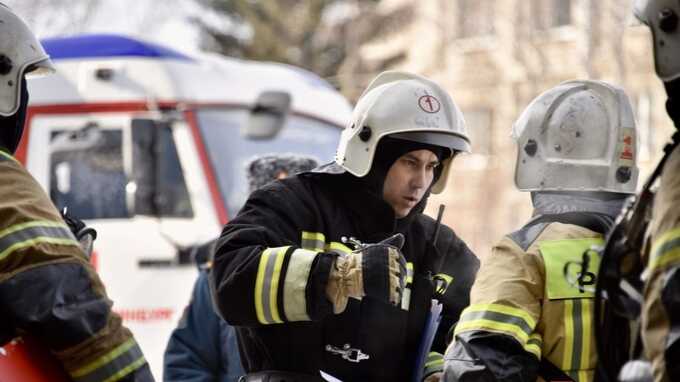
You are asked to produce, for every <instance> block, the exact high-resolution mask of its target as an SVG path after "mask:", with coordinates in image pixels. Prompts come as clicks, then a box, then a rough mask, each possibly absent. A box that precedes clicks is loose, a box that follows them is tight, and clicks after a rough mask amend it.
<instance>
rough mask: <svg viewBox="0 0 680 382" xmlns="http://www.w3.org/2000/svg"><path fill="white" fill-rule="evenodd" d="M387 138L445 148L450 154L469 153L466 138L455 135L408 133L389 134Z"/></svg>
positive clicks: (468, 144)
mask: <svg viewBox="0 0 680 382" xmlns="http://www.w3.org/2000/svg"><path fill="white" fill-rule="evenodd" d="M389 136H390V137H393V138H399V139H405V140H408V141H414V142H419V143H427V144H430V145H434V146H441V147H445V148H448V149H450V150H451V154H453V153H454V152H456V151H464V152H466V153H469V152H470V142H469V141H468V140H467V139H466V138H464V137H462V136H460V135H457V134H455V133H442V132H441V131H408V132H403V133H394V134H390V135H389Z"/></svg>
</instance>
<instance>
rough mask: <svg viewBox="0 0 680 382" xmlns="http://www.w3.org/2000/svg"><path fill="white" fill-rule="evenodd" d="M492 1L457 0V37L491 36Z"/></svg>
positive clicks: (492, 29)
mask: <svg viewBox="0 0 680 382" xmlns="http://www.w3.org/2000/svg"><path fill="white" fill-rule="evenodd" d="M493 23H494V0H458V37H459V38H468V37H476V36H486V35H492V34H494V32H495V28H494V24H493Z"/></svg>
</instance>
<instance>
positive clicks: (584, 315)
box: [579, 299, 595, 380]
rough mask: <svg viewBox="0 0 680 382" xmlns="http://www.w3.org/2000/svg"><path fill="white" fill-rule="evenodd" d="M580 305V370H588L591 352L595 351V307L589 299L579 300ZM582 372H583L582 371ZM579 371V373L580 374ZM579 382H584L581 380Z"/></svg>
mask: <svg viewBox="0 0 680 382" xmlns="http://www.w3.org/2000/svg"><path fill="white" fill-rule="evenodd" d="M579 303H580V304H581V320H582V330H583V336H582V337H581V338H583V340H582V346H583V350H582V351H581V369H586V368H590V366H589V365H590V357H591V352H592V351H593V350H595V335H594V333H593V328H594V326H593V325H594V324H593V314H594V312H595V307H594V303H593V300H591V299H581V300H579ZM582 371H583V370H582ZM582 371H579V373H582ZM579 378H581V377H579ZM581 380H584V379H582V378H581Z"/></svg>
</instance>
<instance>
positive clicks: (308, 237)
mask: <svg viewBox="0 0 680 382" xmlns="http://www.w3.org/2000/svg"><path fill="white" fill-rule="evenodd" d="M300 246H301V247H302V248H304V249H307V250H310V251H317V252H320V251H323V250H324V248H325V247H326V237H325V236H324V234H322V233H320V232H307V231H302V240H301V241H300Z"/></svg>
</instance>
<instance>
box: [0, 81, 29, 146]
mask: <svg viewBox="0 0 680 382" xmlns="http://www.w3.org/2000/svg"><path fill="white" fill-rule="evenodd" d="M27 107H28V90H26V79H25V78H22V79H21V103H20V105H19V110H17V112H16V113H14V114H13V115H11V116H9V117H0V148H1V149H4V150H6V151H9V152H10V153H11V154H14V152H15V151H16V150H17V148H18V147H19V142H20V141H21V136H22V135H23V133H24V123H25V122H26V109H27Z"/></svg>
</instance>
